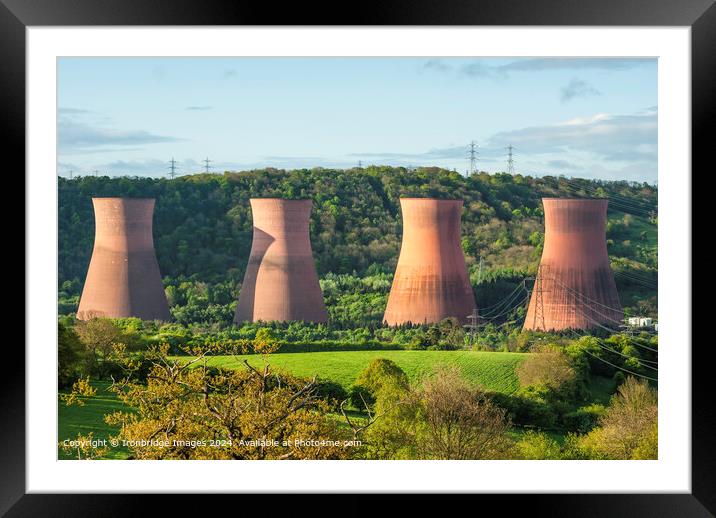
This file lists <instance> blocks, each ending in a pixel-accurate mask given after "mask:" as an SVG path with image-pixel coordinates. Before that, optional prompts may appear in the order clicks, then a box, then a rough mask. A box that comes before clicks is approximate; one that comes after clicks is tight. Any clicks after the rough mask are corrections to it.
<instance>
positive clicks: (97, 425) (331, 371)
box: [58, 351, 526, 459]
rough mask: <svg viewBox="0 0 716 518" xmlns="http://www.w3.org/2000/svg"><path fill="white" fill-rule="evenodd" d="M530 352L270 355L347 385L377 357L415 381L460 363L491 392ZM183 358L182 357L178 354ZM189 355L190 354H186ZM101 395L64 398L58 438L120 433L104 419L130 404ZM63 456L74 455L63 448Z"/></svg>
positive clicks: (115, 454) (220, 360)
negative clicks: (74, 402)
mask: <svg viewBox="0 0 716 518" xmlns="http://www.w3.org/2000/svg"><path fill="white" fill-rule="evenodd" d="M525 356H526V355H525V354H519V353H501V352H478V351H341V352H319V353H283V354H274V355H272V356H271V357H270V363H271V365H272V366H273V367H274V368H276V369H280V370H286V371H289V372H291V373H293V374H295V375H297V376H313V375H318V376H319V377H320V378H322V379H328V380H332V381H335V382H337V383H340V384H341V385H342V386H343V387H345V388H346V389H348V388H350V386H351V385H352V384H353V382H354V381H355V379H356V377H357V376H358V374H359V373H360V371H361V370H363V369H364V368H365V367H366V366H367V365H368V363H369V362H370V361H371V360H372V359H374V358H387V359H390V360H393V361H394V362H395V363H397V364H398V365H399V366H400V367H401V368H402V369H403V370H404V371H405V372H406V374H407V375H408V377H409V378H410V380H411V382H416V381H419V380H420V379H421V378H422V377H424V376H426V375H428V374H430V373H431V372H432V371H433V369H435V367H436V366H438V365H450V364H453V365H457V366H458V367H459V368H460V369H461V371H462V372H463V374H464V375H465V377H466V378H467V379H469V380H470V381H472V382H473V383H475V385H480V386H481V387H483V388H485V389H487V390H494V391H500V392H505V393H512V392H514V391H515V390H517V388H518V380H517V376H516V375H515V367H516V366H517V364H518V363H520V362H521V361H522V360H523V359H524V358H525ZM178 358H179V357H178ZM181 358H182V359H184V357H181ZM244 359H247V360H248V361H249V363H251V365H255V366H260V365H262V362H263V360H262V359H261V357H259V356H256V355H245V356H214V357H211V358H210V359H209V364H210V365H214V366H220V367H225V368H230V369H235V368H245V366H244V364H243V360H244ZM92 385H93V386H94V387H95V388H96V389H97V394H96V395H95V396H93V397H90V398H84V397H83V398H80V399H82V400H83V401H84V403H85V404H84V405H83V406H70V407H68V406H67V405H65V404H64V402H62V401H59V404H58V408H59V415H58V418H59V426H58V442H60V441H62V440H64V439H74V438H76V437H77V434H78V433H81V434H82V435H87V434H89V433H90V432H91V433H93V437H94V438H95V439H108V438H109V436H110V435H115V434H116V433H117V431H118V430H117V428H116V427H113V426H109V425H107V424H106V423H105V422H104V416H105V415H106V414H110V413H112V412H115V411H117V410H126V409H127V407H125V406H124V404H123V403H122V402H121V401H119V400H118V399H117V397H116V396H115V394H113V393H112V392H109V391H108V390H107V388H108V387H109V383H108V382H106V381H105V382H93V383H92ZM58 451H59V453H58V455H59V458H60V459H68V458H72V457H71V456H70V455H68V454H65V453H64V452H63V451H62V450H58ZM127 455H128V452H127V451H126V450H124V449H122V448H110V453H109V454H108V455H107V458H110V459H123V458H127Z"/></svg>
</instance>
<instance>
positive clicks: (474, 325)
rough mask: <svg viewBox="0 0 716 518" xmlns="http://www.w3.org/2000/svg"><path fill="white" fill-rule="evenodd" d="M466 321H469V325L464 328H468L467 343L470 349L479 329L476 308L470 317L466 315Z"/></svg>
mask: <svg viewBox="0 0 716 518" xmlns="http://www.w3.org/2000/svg"><path fill="white" fill-rule="evenodd" d="M467 319H468V320H469V321H470V323H469V324H467V325H466V326H465V327H467V328H468V343H469V345H470V347H472V344H473V342H474V340H475V336H476V335H477V330H478V329H479V328H480V315H479V313H478V312H477V308H475V309H473V310H472V315H468V316H467Z"/></svg>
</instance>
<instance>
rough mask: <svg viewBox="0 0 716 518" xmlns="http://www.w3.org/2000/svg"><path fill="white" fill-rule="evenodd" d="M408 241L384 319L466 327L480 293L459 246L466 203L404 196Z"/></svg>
mask: <svg viewBox="0 0 716 518" xmlns="http://www.w3.org/2000/svg"><path fill="white" fill-rule="evenodd" d="M400 207H401V210H402V213H403V241H402V244H401V246H400V257H399V258H398V265H397V267H396V269H395V278H394V279H393V286H392V287H391V289H390V295H389V297H388V305H387V307H386V309H385V316H384V318H383V320H385V322H386V323H387V324H388V325H391V326H394V325H400V324H406V323H413V324H424V323H432V322H439V321H440V320H442V319H444V318H447V317H455V318H457V319H458V320H460V322H462V323H466V322H467V320H468V318H467V317H468V315H471V314H472V312H473V310H474V309H475V295H474V294H473V291H472V286H471V285H470V281H469V278H468V275H467V268H466V266H465V256H464V255H463V253H462V248H461V247H460V217H461V212H462V200H435V199H428V198H423V199H420V198H401V199H400Z"/></svg>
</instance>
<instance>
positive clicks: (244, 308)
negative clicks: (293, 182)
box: [234, 198, 328, 324]
mask: <svg viewBox="0 0 716 518" xmlns="http://www.w3.org/2000/svg"><path fill="white" fill-rule="evenodd" d="M311 205H312V202H311V200H282V199H277V198H270V199H255V198H254V199H252V200H251V212H252V213H253V218H254V237H253V242H252V244H251V254H250V257H249V264H248V266H247V267H246V274H245V275H244V282H243V284H242V286H241V291H240V293H239V304H238V306H237V307H236V316H235V317H234V321H235V322H236V323H239V324H240V323H241V322H255V321H258V320H262V321H265V322H269V321H281V322H285V321H290V320H303V321H306V322H327V321H328V314H327V312H326V306H325V304H324V303H323V293H322V292H321V287H320V285H319V284H318V275H317V274H316V267H315V265H314V263H313V252H312V251H311V241H310V238H309V235H308V218H309V216H310V215H311Z"/></svg>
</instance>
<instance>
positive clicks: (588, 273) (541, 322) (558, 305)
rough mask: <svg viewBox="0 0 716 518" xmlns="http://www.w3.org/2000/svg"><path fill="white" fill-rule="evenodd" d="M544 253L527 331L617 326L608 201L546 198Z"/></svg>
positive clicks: (618, 306)
mask: <svg viewBox="0 0 716 518" xmlns="http://www.w3.org/2000/svg"><path fill="white" fill-rule="evenodd" d="M542 203H543V205H544V223H545V233H544V250H543V252H542V259H541V260H540V267H539V271H538V274H537V278H536V280H535V285H534V289H533V290H532V297H531V299H530V305H529V307H528V310H527V318H526V320H525V325H524V327H525V329H540V330H545V331H549V330H555V331H558V330H561V329H589V328H593V327H595V326H599V325H603V326H607V327H615V326H618V325H619V324H620V323H621V320H622V318H623V314H622V309H621V304H620V303H619V295H618V293H617V287H616V284H615V282H614V274H613V273H612V269H611V267H610V266H609V256H608V255H607V243H606V229H605V225H606V220H607V203H608V202H607V200H601V199H600V200H584V199H556V198H544V199H543V200H542Z"/></svg>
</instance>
